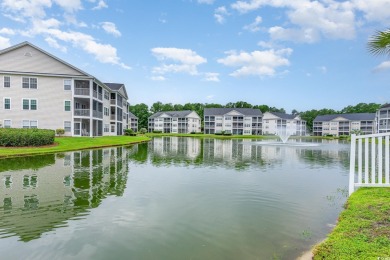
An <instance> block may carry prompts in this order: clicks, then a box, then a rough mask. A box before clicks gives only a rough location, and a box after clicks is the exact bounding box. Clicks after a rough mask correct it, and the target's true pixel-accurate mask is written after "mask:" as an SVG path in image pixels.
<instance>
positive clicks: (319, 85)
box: [0, 0, 390, 112]
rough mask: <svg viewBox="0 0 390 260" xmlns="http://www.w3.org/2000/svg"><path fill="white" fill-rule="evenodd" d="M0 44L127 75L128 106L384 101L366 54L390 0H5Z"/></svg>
mask: <svg viewBox="0 0 390 260" xmlns="http://www.w3.org/2000/svg"><path fill="white" fill-rule="evenodd" d="M0 3H1V5H0V11H1V16H0V49H3V48H6V47H9V46H11V45H14V44H18V43H20V42H23V41H30V42H31V43H33V44H35V45H37V46H39V47H41V48H43V49H45V50H46V51H48V52H50V53H52V54H54V55H55V56H57V57H59V58H61V59H63V60H65V61H67V62H69V63H71V64H72V65H74V66H76V67H78V68H80V69H82V70H84V71H86V72H88V73H90V74H92V75H94V76H95V77H97V78H98V79H100V80H101V81H103V82H118V83H124V84H125V85H126V87H127V91H128V94H129V102H130V103H131V104H136V103H146V104H148V105H151V104H152V103H154V102H156V101H161V102H163V103H168V102H171V103H181V104H184V103H187V102H200V103H220V104H226V103H227V102H235V101H246V102H249V103H251V104H253V105H261V104H267V105H269V106H275V107H283V108H285V109H286V111H287V112H290V111H291V110H292V109H297V110H298V111H305V110H309V109H321V108H333V109H341V108H343V107H345V106H347V105H355V104H357V103H360V102H365V103H369V102H375V103H385V102H390V88H389V82H390V61H389V59H388V57H385V56H381V57H374V56H372V55H370V54H369V53H368V52H367V48H366V46H367V41H368V39H369V37H370V36H371V35H373V34H374V33H375V31H377V30H385V29H387V28H389V27H390V0H370V1H368V0H349V1H340V0H339V1H336V0H318V1H310V0H294V1H292V0H241V1H237V0H231V1H228V0H226V1H222V0H129V1H125V0H85V1H81V0H67V1H63V0H35V1H34V0H2V1H0Z"/></svg>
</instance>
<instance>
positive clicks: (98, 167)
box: [0, 147, 128, 242]
mask: <svg viewBox="0 0 390 260" xmlns="http://www.w3.org/2000/svg"><path fill="white" fill-rule="evenodd" d="M127 151H128V149H126V148H123V147H117V148H107V149H100V150H91V151H81V152H73V153H65V154H59V155H57V158H55V156H54V155H45V156H39V157H35V159H36V160H32V161H31V163H29V164H25V163H24V162H25V160H24V159H23V158H16V159H15V161H13V162H12V163H9V164H7V166H6V167H5V168H7V169H10V170H7V171H5V170H3V171H2V172H1V173H0V181H2V182H0V203H1V202H3V205H1V204H0V219H1V221H0V237H8V236H19V238H20V240H21V241H25V242H27V241H30V240H33V239H37V238H39V237H41V235H42V234H43V233H45V232H49V231H51V230H53V229H55V228H58V227H62V226H66V225H67V221H69V220H72V219H81V218H83V216H85V215H88V214H89V211H90V210H91V209H92V208H96V207H98V206H99V205H100V204H101V203H102V201H103V199H104V198H106V197H107V196H110V195H115V196H122V195H123V193H124V190H125V188H126V181H127V174H128V156H127ZM17 159H21V165H24V166H27V167H26V168H22V167H21V166H17V165H18V164H17ZM34 162H35V163H36V164H34ZM34 165H35V166H34ZM37 165H38V166H39V169H37ZM13 169H18V171H15V170H13ZM32 169H34V170H32Z"/></svg>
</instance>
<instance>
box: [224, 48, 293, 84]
mask: <svg viewBox="0 0 390 260" xmlns="http://www.w3.org/2000/svg"><path fill="white" fill-rule="evenodd" d="M291 53H292V49H290V48H285V49H279V50H274V49H270V50H266V51H253V52H251V53H248V52H243V51H242V52H240V53H237V52H235V51H229V52H227V55H228V56H227V57H225V58H223V59H218V60H217V61H218V62H219V63H221V64H223V65H225V66H229V67H239V69H238V70H236V71H234V72H233V73H231V74H230V75H231V76H233V77H240V76H249V75H255V76H274V75H275V74H276V69H277V68H279V67H283V66H289V65H290V62H289V60H288V59H287V58H286V57H287V56H289V55H290V54H291Z"/></svg>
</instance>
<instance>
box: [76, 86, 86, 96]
mask: <svg viewBox="0 0 390 260" xmlns="http://www.w3.org/2000/svg"><path fill="white" fill-rule="evenodd" d="M74 94H75V95H78V96H89V88H75V89H74Z"/></svg>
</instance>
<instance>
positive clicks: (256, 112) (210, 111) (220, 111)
mask: <svg viewBox="0 0 390 260" xmlns="http://www.w3.org/2000/svg"><path fill="white" fill-rule="evenodd" d="M231 111H237V112H238V113H241V114H243V115H244V116H262V113H261V111H260V109H253V108H225V107H224V108H205V109H204V115H205V116H222V115H225V114H227V113H229V112H231Z"/></svg>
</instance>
